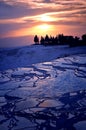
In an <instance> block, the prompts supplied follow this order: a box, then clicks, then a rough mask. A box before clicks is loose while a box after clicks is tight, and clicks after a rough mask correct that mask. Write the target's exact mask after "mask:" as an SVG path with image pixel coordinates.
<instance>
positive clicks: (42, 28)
mask: <svg viewBox="0 0 86 130" xmlns="http://www.w3.org/2000/svg"><path fill="white" fill-rule="evenodd" d="M37 28H38V29H41V30H45V31H46V30H48V29H50V28H51V26H50V25H48V24H42V25H38V26H37Z"/></svg>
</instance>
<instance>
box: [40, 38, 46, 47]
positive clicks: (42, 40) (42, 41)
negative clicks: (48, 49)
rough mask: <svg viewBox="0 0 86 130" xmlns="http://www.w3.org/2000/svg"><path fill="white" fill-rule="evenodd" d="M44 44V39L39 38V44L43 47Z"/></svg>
mask: <svg viewBox="0 0 86 130" xmlns="http://www.w3.org/2000/svg"><path fill="white" fill-rule="evenodd" d="M44 42H45V40H44V37H42V36H41V40H40V44H41V45H44Z"/></svg>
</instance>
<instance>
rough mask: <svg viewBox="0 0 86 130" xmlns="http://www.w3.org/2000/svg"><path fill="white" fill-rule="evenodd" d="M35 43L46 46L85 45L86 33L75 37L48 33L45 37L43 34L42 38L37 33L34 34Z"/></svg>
mask: <svg viewBox="0 0 86 130" xmlns="http://www.w3.org/2000/svg"><path fill="white" fill-rule="evenodd" d="M34 43H35V44H37V45H38V44H39V45H45V46H50V45H69V46H70V47H74V46H83V45H86V34H83V35H82V36H81V39H80V37H77V36H75V37H73V36H65V35H64V34H59V35H58V36H56V37H54V36H53V37H52V36H48V35H46V36H45V37H43V36H41V38H40V40H39V37H38V36H37V35H35V36H34Z"/></svg>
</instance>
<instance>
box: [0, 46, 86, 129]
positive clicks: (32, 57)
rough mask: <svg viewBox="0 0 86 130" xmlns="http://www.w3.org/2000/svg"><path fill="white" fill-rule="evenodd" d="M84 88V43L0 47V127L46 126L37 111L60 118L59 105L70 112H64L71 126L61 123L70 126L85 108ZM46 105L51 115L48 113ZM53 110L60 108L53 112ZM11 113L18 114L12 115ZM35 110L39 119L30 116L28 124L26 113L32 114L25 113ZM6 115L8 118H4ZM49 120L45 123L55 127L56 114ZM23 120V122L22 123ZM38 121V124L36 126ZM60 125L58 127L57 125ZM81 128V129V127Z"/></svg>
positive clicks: (85, 61) (85, 60)
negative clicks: (79, 45)
mask: <svg viewBox="0 0 86 130" xmlns="http://www.w3.org/2000/svg"><path fill="white" fill-rule="evenodd" d="M85 89H86V47H85V46H84V47H75V48H69V47H68V46H53V47H52V46H51V47H44V46H29V47H21V48H13V49H0V113H2V114H1V115H0V123H1V126H0V129H1V130H4V129H7V128H10V130H22V129H24V130H35V129H36V130H40V129H42V130H43V129H45V130H47V129H48V128H47V126H46V125H45V126H44V125H43V124H42V123H43V122H46V121H45V117H44V119H41V120H40V117H39V118H38V117H37V116H38V115H37V113H38V114H39V116H40V114H44V113H46V112H47V114H46V115H47V118H48V116H49V118H51V116H50V115H53V116H58V117H59V118H60V116H59V114H58V113H60V114H62V113H63V111H62V110H60V109H61V108H64V112H65V111H66V110H67V111H68V112H69V115H65V116H68V117H66V118H67V119H68V121H69V122H71V121H70V120H73V121H74V122H72V124H71V123H70V126H68V125H67V124H66V126H64V125H63V124H62V125H63V128H64V127H66V128H67V127H68V128H69V129H70V128H71V125H73V124H75V123H77V122H78V121H80V120H78V119H79V117H80V114H81V110H82V109H83V108H86V97H85V96H86V94H85V93H86V91H85ZM64 94H65V95H64ZM83 106H84V107H83ZM72 107H73V108H72ZM53 108H54V109H53ZM49 109H50V115H49V113H48V112H49ZM65 109H66V110H65ZM73 109H74V111H73ZM56 111H59V112H58V113H57V114H56ZM84 111H85V110H83V112H84ZM17 112H21V115H23V117H24V118H23V117H19V116H20V115H18V113H17ZM23 112H24V113H23ZM40 112H42V113H40ZM75 112H76V113H77V112H78V113H77V115H78V116H79V117H77V116H76V117H77V118H75ZM14 113H15V114H16V116H17V117H14V115H13V114H14ZM34 113H35V114H36V117H37V118H38V120H37V119H36V120H35V121H31V120H29V126H28V121H27V118H26V115H28V114H32V115H28V118H30V117H34V116H35V115H33V114H34ZM24 114H26V115H24ZM65 114H66V113H65ZM67 114H68V113H67ZM84 114H85V113H84ZM70 115H72V116H70ZM6 116H7V117H6ZM43 116H44V115H43ZM65 116H64V118H65ZM36 117H34V118H36ZM16 118H17V119H18V120H19V122H18V124H17V126H15V124H12V123H13V122H15V123H17V122H16V120H17V119H16ZM70 118H71V119H70ZM6 119H7V121H5V120H6ZM75 119H76V120H75ZM42 120H43V121H42ZM51 120H54V121H53V122H51V123H50V122H48V123H49V125H48V127H49V129H50V128H52V129H53V130H55V129H54V128H55V127H56V128H57V127H58V125H57V124H55V121H56V117H55V119H51ZM60 120H61V119H60ZM83 120H85V119H83V117H81V121H82V122H83ZM12 121H13V122H12ZM22 122H24V123H23V124H22ZM39 122H40V123H39ZM82 122H81V123H82ZM60 123H62V122H60ZM20 124H22V125H20ZM38 124H39V126H40V128H38ZM45 124H46V123H45ZM51 124H52V125H51ZM84 124H85V123H84ZM11 125H12V128H11ZM41 125H43V126H41ZM62 125H61V126H62ZM41 127H42V128H41ZM43 127H46V128H43ZM75 128H76V130H78V129H77V128H78V124H75ZM84 128H86V125H84ZM59 129H61V128H60V127H58V130H59ZM72 129H73V128H72ZM7 130H9V129H7ZM80 130H83V129H82V128H81V129H80Z"/></svg>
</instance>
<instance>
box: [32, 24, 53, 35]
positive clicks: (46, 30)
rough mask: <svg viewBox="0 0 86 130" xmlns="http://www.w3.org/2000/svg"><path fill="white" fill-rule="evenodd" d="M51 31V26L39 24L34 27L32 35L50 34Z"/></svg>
mask: <svg viewBox="0 0 86 130" xmlns="http://www.w3.org/2000/svg"><path fill="white" fill-rule="evenodd" d="M53 29H54V27H53V25H49V24H41V25H38V26H36V27H34V29H33V34H34V33H36V34H39V35H45V34H50V32H52V30H53Z"/></svg>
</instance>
